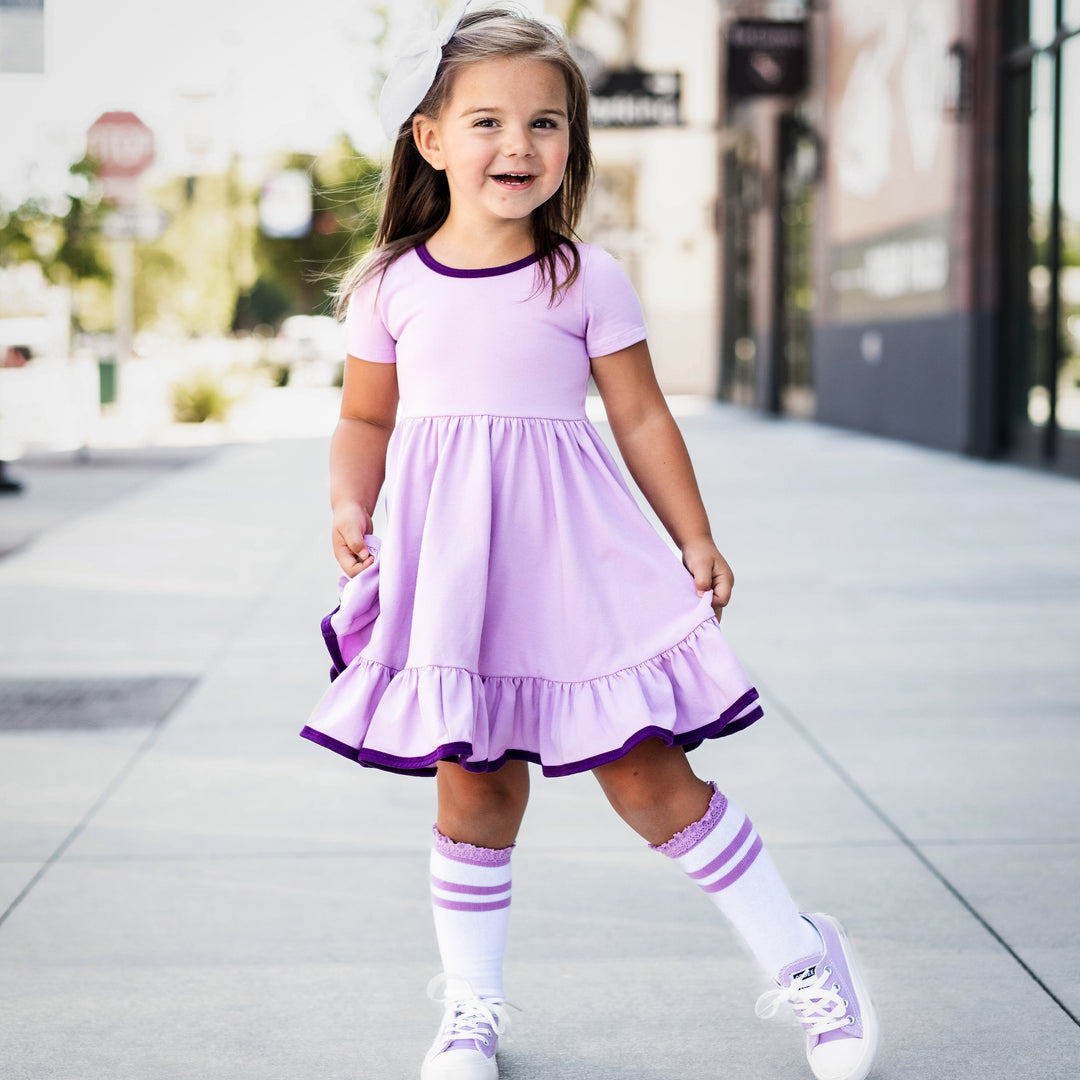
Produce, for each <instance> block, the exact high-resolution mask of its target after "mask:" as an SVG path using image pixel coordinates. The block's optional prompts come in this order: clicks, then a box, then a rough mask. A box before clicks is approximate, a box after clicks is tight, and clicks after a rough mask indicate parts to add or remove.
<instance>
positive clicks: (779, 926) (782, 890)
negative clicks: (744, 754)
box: [653, 784, 822, 979]
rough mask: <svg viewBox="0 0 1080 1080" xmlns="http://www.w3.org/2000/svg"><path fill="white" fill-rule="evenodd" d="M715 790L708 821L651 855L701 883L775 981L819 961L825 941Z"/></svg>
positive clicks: (740, 817)
mask: <svg viewBox="0 0 1080 1080" xmlns="http://www.w3.org/2000/svg"><path fill="white" fill-rule="evenodd" d="M712 787H713V793H714V794H713V797H712V801H711V802H710V803H709V809H708V810H707V811H706V812H705V816H704V817H702V818H701V820H700V821H695V822H694V823H693V824H692V825H689V826H687V827H686V828H685V829H683V830H682V832H679V833H676V834H675V836H673V837H672V838H671V839H670V840H669V841H668V842H667V843H666V844H660V845H659V846H654V847H653V850H654V851H659V852H660V853H661V854H663V855H667V856H668V857H669V858H671V859H674V860H675V862H677V863H678V864H679V866H681V867H682V869H683V871H684V872H685V873H686V874H687V876H688V877H690V878H691V879H692V880H693V881H696V882H697V884H698V885H699V886H700V887H701V889H702V890H703V891H704V892H705V893H706V894H707V895H708V897H709V899H710V900H712V902H713V903H714V904H715V905H716V906H717V907H718V908H719V909H720V910H721V911H722V912H723V913H724V915H726V916H727V917H728V918H729V919H730V920H731V922H732V923H733V925H734V926H735V929H736V930H738V931H739V933H740V934H742V936H743V938H745V940H746V943H747V945H749V946H750V949H751V951H752V952H753V953H754V955H755V956H756V957H757V959H758V962H759V963H760V964H761V965H762V967H763V968H764V969H765V971H766V973H767V974H768V976H769V978H770V979H775V978H776V977H777V976H778V975H779V973H780V971H781V969H782V968H784V967H786V966H787V965H788V964H790V963H792V962H793V961H795V960H801V959H803V958H805V957H811V956H812V957H815V958H816V957H818V956H820V955H821V952H822V943H821V938H820V936H819V935H818V932H817V931H816V930H815V929H814V927H813V926H811V925H810V923H808V922H807V921H806V920H805V919H804V918H803V917H802V916H801V915H800V914H799V911H798V909H797V908H796V907H795V902H794V901H793V900H792V899H791V895H790V894H789V893H788V891H787V887H786V886H785V885H784V882H783V880H782V879H781V877H780V874H779V872H778V871H777V869H776V866H775V864H774V863H773V861H772V858H771V857H770V856H769V853H768V852H767V851H766V850H765V849H764V847H763V846H762V843H761V837H760V836H758V834H757V830H756V829H755V828H754V826H753V825H752V824H751V822H750V819H749V818H748V817H747V816H746V814H744V813H743V812H742V810H740V809H739V808H738V807H737V806H736V805H735V804H734V803H730V802H728V800H727V799H726V798H725V797H724V796H723V795H722V794H721V793H720V792H719V791H717V789H716V785H715V784H713V785H712Z"/></svg>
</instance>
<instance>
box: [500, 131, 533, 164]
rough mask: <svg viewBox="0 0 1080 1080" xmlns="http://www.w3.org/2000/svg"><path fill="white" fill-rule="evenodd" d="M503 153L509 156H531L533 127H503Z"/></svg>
mask: <svg viewBox="0 0 1080 1080" xmlns="http://www.w3.org/2000/svg"><path fill="white" fill-rule="evenodd" d="M503 130H504V132H505V136H504V138H503V153H505V154H506V155H507V156H509V157H531V156H532V152H533V137H532V128H530V127H514V126H508V127H506V128H504V129H503Z"/></svg>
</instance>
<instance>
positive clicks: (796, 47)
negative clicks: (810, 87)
mask: <svg viewBox="0 0 1080 1080" xmlns="http://www.w3.org/2000/svg"><path fill="white" fill-rule="evenodd" d="M727 44H728V51H727V92H728V96H729V97H733V98H739V97H758V96H761V95H765V94H784V95H786V94H801V93H802V92H803V91H804V90H805V89H806V86H807V81H808V67H809V65H808V63H807V56H808V54H809V38H808V33H807V27H806V23H805V22H804V21H802V20H792V21H779V20H775V19H736V20H735V22H733V23H732V24H731V26H729V27H728V32H727Z"/></svg>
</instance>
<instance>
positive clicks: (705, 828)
mask: <svg viewBox="0 0 1080 1080" xmlns="http://www.w3.org/2000/svg"><path fill="white" fill-rule="evenodd" d="M709 787H711V788H712V789H713V794H712V798H711V799H710V800H709V805H708V807H706V809H705V813H704V814H702V816H701V817H700V818H699V819H698V820H697V821H692V822H691V823H690V824H689V825H687V826H686V828H685V829H680V830H679V831H678V832H677V833H676V834H675V835H674V836H673V837H672V838H671V839H670V840H668V841H667V842H666V843H663V844H650V845H649V847H651V848H652V849H653V851H659V852H660V854H661V855H666V856H667V857H668V858H669V859H677V858H679V857H680V856H681V855H685V854H686V853H687V852H688V851H690V850H691V848H695V847H697V845H698V844H700V843H701V841H702V840H704V839H705V837H706V836H708V835H709V833H711V832H712V831H713V829H715V828H716V825H717V822H719V821H720V819H721V818H722V817H723V816H724V811H725V810H726V809H727V797H726V796H725V795H724V794H723V793H722V792H721V791H720V789H719V788H718V787H717V786H716V783H715V782H714V781H712V780H710V781H709Z"/></svg>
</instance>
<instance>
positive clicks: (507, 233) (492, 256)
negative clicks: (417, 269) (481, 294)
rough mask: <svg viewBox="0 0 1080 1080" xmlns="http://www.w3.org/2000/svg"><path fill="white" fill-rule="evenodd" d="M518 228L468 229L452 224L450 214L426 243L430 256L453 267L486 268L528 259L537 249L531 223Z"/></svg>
mask: <svg viewBox="0 0 1080 1080" xmlns="http://www.w3.org/2000/svg"><path fill="white" fill-rule="evenodd" d="M514 224H515V225H519V224H520V225H521V226H522V227H520V228H501V229H491V230H483V231H471V230H467V229H464V228H460V227H458V226H456V225H455V223H454V221H453V219H452V217H450V218H447V220H446V221H445V222H444V223H443V224H442V225H441V226H440V227H439V228H438V229H437V230H436V232H435V233H434V235H433V236H431V237H430V238H429V239H428V241H427V243H426V244H425V246H426V247H427V249H428V251H429V252H430V254H431V257H432V258H433V259H435V260H436V261H437V262H440V263H442V264H443V265H444V266H452V267H454V269H456V270H486V269H488V268H490V267H493V266H507V265H509V264H510V263H514V262H517V261H518V260H519V259H525V258H528V256H530V255H532V254H533V252H534V251H535V250H536V244H535V242H534V241H533V234H532V224H531V223H530V222H527V221H526V222H521V223H518V222H514Z"/></svg>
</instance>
